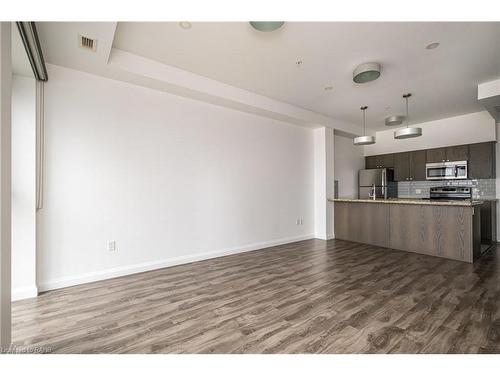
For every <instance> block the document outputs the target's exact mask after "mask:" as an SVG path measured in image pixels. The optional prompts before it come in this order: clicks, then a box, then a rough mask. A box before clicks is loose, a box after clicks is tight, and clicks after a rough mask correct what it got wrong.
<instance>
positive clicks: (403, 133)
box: [394, 93, 422, 139]
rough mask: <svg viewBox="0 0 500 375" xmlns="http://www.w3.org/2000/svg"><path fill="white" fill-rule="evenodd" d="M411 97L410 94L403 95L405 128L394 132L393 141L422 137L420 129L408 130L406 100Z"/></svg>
mask: <svg viewBox="0 0 500 375" xmlns="http://www.w3.org/2000/svg"><path fill="white" fill-rule="evenodd" d="M410 97H411V93H408V94H404V95H403V98H405V100H406V128H402V129H398V130H396V131H395V132H394V139H406V138H415V137H420V136H421V135H422V128H417V127H411V128H410V125H409V124H410V116H409V115H408V99H409V98H410Z"/></svg>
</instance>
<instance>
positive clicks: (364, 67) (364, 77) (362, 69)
mask: <svg viewBox="0 0 500 375" xmlns="http://www.w3.org/2000/svg"><path fill="white" fill-rule="evenodd" d="M378 77H380V64H379V63H376V62H368V63H364V64H361V65H358V66H357V67H356V69H354V72H352V80H353V81H354V82H356V83H366V82H370V81H374V80H376V79H377V78H378Z"/></svg>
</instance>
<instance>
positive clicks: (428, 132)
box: [365, 111, 496, 156]
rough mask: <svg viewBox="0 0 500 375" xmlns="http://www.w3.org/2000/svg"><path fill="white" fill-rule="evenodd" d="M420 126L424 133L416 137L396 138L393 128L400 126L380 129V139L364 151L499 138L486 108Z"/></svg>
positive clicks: (426, 146) (452, 144)
mask: <svg viewBox="0 0 500 375" xmlns="http://www.w3.org/2000/svg"><path fill="white" fill-rule="evenodd" d="M418 126H420V127H421V128H422V136H421V137H417V138H410V139H399V140H398V139H394V130H396V129H397V127H391V129H389V130H384V131H381V132H377V133H376V138H377V142H376V143H375V144H374V145H369V146H365V155H366V156H368V155H377V154H385V153H392V152H402V151H412V150H420V149H423V148H433V147H444V146H454V145H460V144H468V143H479V142H488V141H495V140H496V131H495V121H494V120H493V118H492V117H491V116H490V114H489V113H488V112H487V111H482V112H476V113H469V114H467V115H462V116H456V117H449V118H445V119H442V120H437V121H431V122H425V123H421V124H418Z"/></svg>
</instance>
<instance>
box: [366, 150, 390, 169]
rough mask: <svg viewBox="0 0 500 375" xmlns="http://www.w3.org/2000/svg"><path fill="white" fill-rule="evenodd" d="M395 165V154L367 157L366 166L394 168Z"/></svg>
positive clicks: (367, 167) (368, 167) (371, 167)
mask: <svg viewBox="0 0 500 375" xmlns="http://www.w3.org/2000/svg"><path fill="white" fill-rule="evenodd" d="M392 167H394V154H385V155H373V156H367V157H366V159H365V168H366V169H374V168H392Z"/></svg>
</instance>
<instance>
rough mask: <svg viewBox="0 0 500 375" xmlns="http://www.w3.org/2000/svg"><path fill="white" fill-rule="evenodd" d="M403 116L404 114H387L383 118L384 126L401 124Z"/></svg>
mask: <svg viewBox="0 0 500 375" xmlns="http://www.w3.org/2000/svg"><path fill="white" fill-rule="evenodd" d="M404 119H405V117H404V116H399V115H395V116H389V117H386V118H385V125H386V126H395V125H401V124H402V123H403V121H404Z"/></svg>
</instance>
